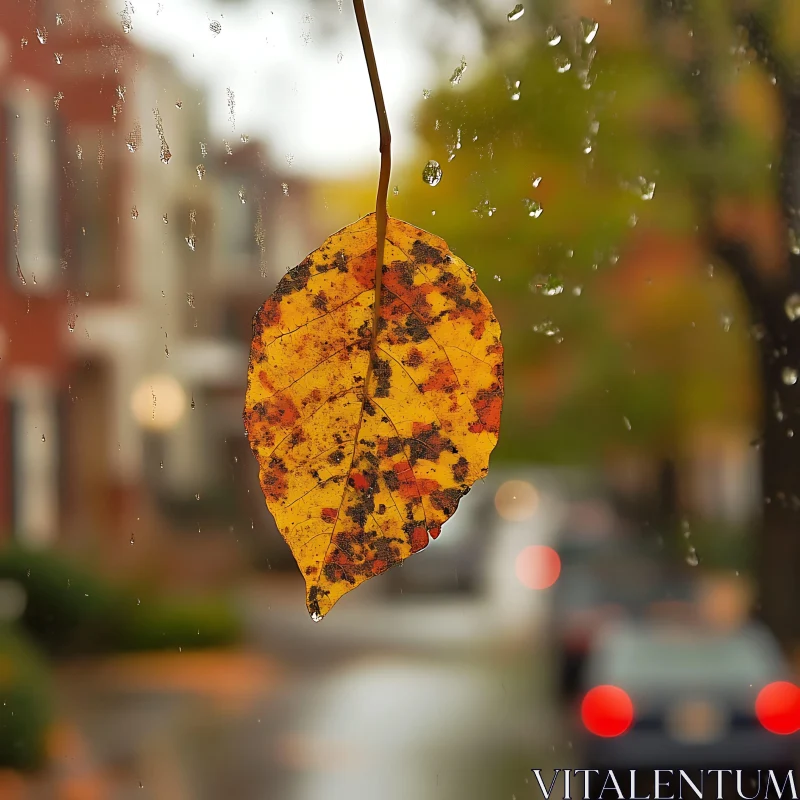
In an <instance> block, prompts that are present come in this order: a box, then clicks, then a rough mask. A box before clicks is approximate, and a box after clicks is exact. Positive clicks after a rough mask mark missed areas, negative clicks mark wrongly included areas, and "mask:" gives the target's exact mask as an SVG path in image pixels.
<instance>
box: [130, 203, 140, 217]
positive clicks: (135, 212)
mask: <svg viewBox="0 0 800 800" xmlns="http://www.w3.org/2000/svg"><path fill="white" fill-rule="evenodd" d="M131 219H139V209H138V208H136V206H134V207H133V208H132V209H131Z"/></svg>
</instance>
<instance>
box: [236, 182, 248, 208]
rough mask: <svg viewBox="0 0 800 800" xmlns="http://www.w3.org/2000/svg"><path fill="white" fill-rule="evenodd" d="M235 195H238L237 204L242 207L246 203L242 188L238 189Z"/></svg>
mask: <svg viewBox="0 0 800 800" xmlns="http://www.w3.org/2000/svg"><path fill="white" fill-rule="evenodd" d="M237 194H238V197H239V202H240V203H241V204H242V205H244V204H245V203H246V202H247V196H246V195H245V192H244V186H241V187H239V191H238V193H237Z"/></svg>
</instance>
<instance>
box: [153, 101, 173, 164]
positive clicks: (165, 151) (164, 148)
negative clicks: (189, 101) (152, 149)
mask: <svg viewBox="0 0 800 800" xmlns="http://www.w3.org/2000/svg"><path fill="white" fill-rule="evenodd" d="M153 117H154V118H155V121H156V130H157V131H158V138H159V139H161V161H162V162H163V163H164V164H169V160H170V159H171V158H172V153H170V151H169V145H168V144H167V139H166V137H165V136H164V123H163V122H162V120H161V114H160V113H159V110H158V109H157V108H154V109H153Z"/></svg>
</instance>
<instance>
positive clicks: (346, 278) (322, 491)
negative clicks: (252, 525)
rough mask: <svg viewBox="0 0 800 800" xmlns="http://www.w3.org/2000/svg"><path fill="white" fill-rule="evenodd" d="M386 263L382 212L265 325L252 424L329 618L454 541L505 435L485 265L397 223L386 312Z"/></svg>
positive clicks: (312, 593) (277, 305) (331, 246)
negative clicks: (462, 511) (367, 588)
mask: <svg viewBox="0 0 800 800" xmlns="http://www.w3.org/2000/svg"><path fill="white" fill-rule="evenodd" d="M375 261H376V224H375V215H374V214H369V215H368V216H366V217H363V218H362V219H360V220H359V221H358V222H355V223H353V224H352V225H348V226H347V227H346V228H343V229H342V230H341V231H339V232H338V233H335V234H333V236H331V237H330V238H328V239H327V240H326V241H325V242H324V244H323V245H322V246H321V247H320V248H319V249H318V250H315V251H314V252H313V253H311V255H309V256H308V257H307V258H306V259H305V260H304V261H303V262H302V263H301V264H300V265H299V266H297V267H295V268H294V269H292V270H291V271H290V272H288V273H287V274H286V275H285V276H284V277H283V278H282V279H281V281H280V283H279V284H278V286H277V288H276V289H275V291H274V292H273V294H272V296H271V297H270V298H269V299H268V300H267V301H266V302H265V303H264V304H263V306H262V307H261V308H260V309H259V311H258V313H257V314H256V316H255V319H254V322H253V341H252V349H251V353H250V367H249V372H248V383H247V397H246V404H245V411H244V421H245V427H246V429H247V435H248V437H249V440H250V446H251V447H252V449H253V452H254V454H255V456H256V458H257V460H258V463H259V466H260V479H261V487H262V489H263V491H264V496H265V498H266V501H267V507H268V508H269V510H270V511H271V512H272V514H273V516H274V517H275V521H276V523H277V525H278V529H279V530H280V531H281V534H282V535H283V537H284V538H285V539H286V541H287V543H288V544H289V546H290V547H291V549H292V553H293V554H294V557H295V559H296V561H297V564H298V566H299V567H300V570H301V572H302V573H303V575H304V577H305V581H306V593H307V594H306V602H307V605H308V610H309V613H310V614H311V616H312V618H313V619H315V620H320V619H321V618H322V617H323V616H324V615H325V614H326V613H327V612H328V611H330V609H331V607H332V606H333V605H334V603H335V602H336V601H337V600H338V599H339V598H340V597H342V595H344V594H345V593H346V592H348V591H350V589H353V588H354V587H356V586H358V584H360V583H362V582H363V581H365V580H366V579H367V578H370V577H372V576H373V575H378V574H379V573H381V572H383V571H384V570H386V569H387V568H388V567H390V566H392V565H394V564H399V563H400V562H401V561H403V560H404V559H405V558H408V556H410V555H411V554H412V553H416V552H417V551H419V550H421V549H422V548H424V547H425V546H426V545H427V544H428V542H429V538H434V539H435V538H436V537H437V536H439V533H440V530H441V527H442V525H443V524H444V522H446V521H447V519H449V517H450V516H452V514H453V513H454V512H455V510H456V507H457V506H458V502H459V499H460V498H461V497H462V496H463V495H464V494H466V493H467V492H468V491H469V488H470V487H471V486H472V484H473V483H474V482H475V481H476V480H477V479H478V478H481V477H483V476H484V475H485V474H486V472H487V470H488V463H489V454H490V453H491V452H492V449H493V448H494V446H495V444H496V443H497V435H498V431H499V426H500V411H501V407H502V402H503V348H502V345H501V343H500V326H499V324H498V322H497V320H496V318H495V316H494V314H493V312H492V308H491V306H490V304H489V301H488V300H487V299H486V297H485V296H484V294H483V293H482V292H481V290H480V289H479V288H478V286H477V284H476V282H475V273H474V271H473V270H472V269H471V268H469V267H467V266H466V264H464V262H463V261H462V260H461V259H459V258H457V257H456V256H454V255H453V254H452V253H451V252H450V251H449V250H448V248H447V245H446V244H445V242H443V241H442V240H441V239H439V238H438V237H436V236H433V235H432V234H430V233H426V232H425V231H422V230H420V229H419V228H415V227H414V226H412V225H409V224H408V223H406V222H401V221H400V220H396V219H391V218H390V219H389V221H388V228H387V233H386V244H385V253H384V259H383V263H384V265H385V266H384V267H383V272H382V280H381V287H380V290H379V302H378V304H377V306H378V308H377V309H376V308H375V305H376V304H375V302H374V301H375ZM375 313H377V314H378V317H377V320H376V319H375V318H374V317H373V315H374V314H375ZM376 323H377V324H376ZM373 329H376V330H377V337H376V339H375V341H374V342H373ZM371 359H372V362H371V368H370V360H371ZM445 535H447V534H446V533H445Z"/></svg>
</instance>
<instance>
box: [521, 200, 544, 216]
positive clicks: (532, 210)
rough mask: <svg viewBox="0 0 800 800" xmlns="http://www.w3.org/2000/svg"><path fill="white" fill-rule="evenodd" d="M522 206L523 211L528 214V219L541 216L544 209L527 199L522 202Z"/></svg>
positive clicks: (534, 201)
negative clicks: (523, 207)
mask: <svg viewBox="0 0 800 800" xmlns="http://www.w3.org/2000/svg"><path fill="white" fill-rule="evenodd" d="M522 204H523V205H524V206H525V210H526V211H527V212H528V216H529V217H533V218H534V219H538V218H539V217H541V216H542V212H543V211H544V209H543V208H542V206H541V205H540V204H539V203H537V202H536V200H531V199H530V198H529V197H526V198H525V199H524V200H523V201H522Z"/></svg>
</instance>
